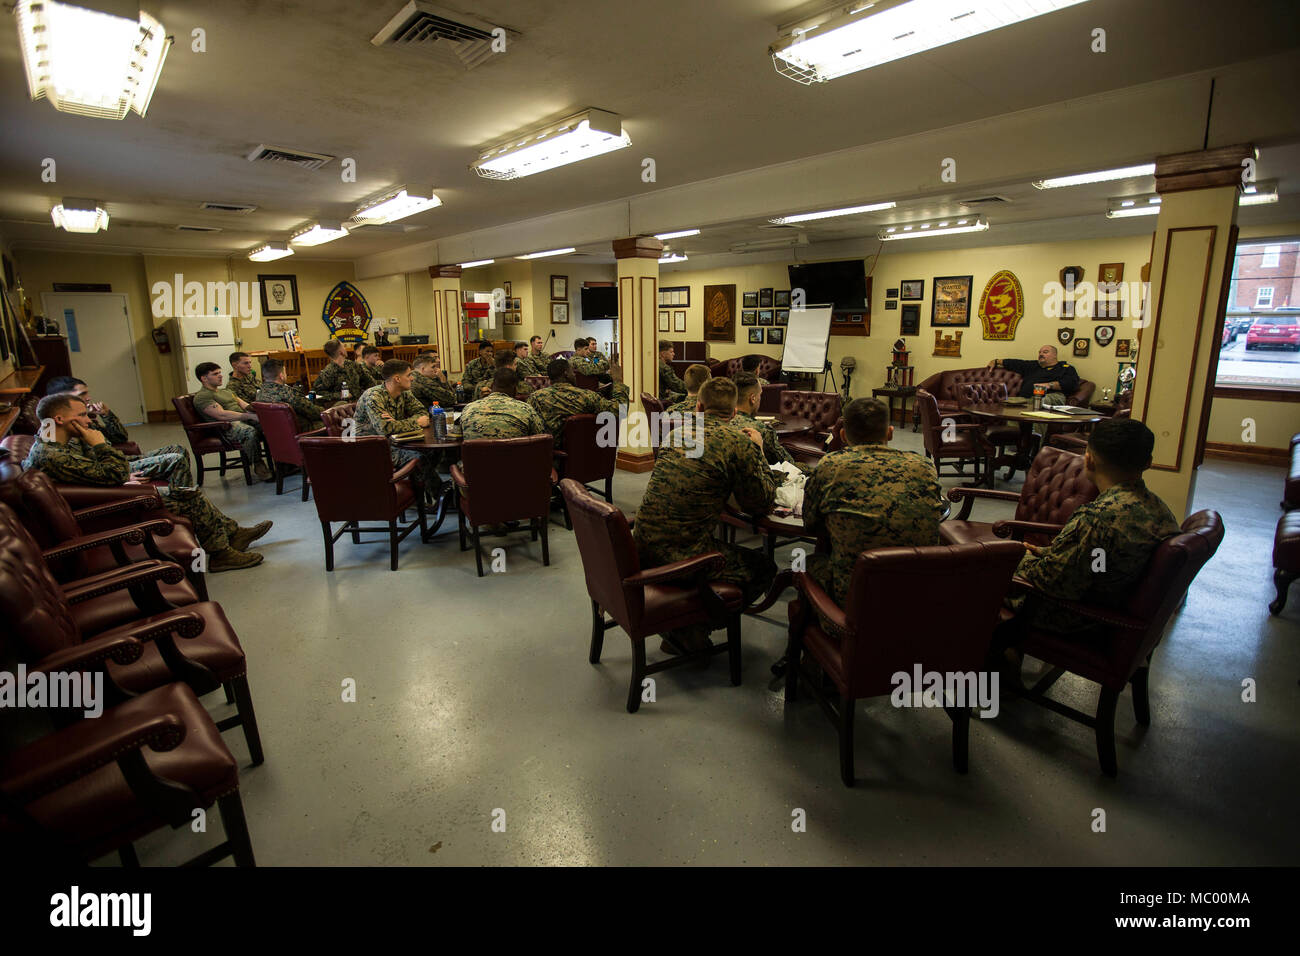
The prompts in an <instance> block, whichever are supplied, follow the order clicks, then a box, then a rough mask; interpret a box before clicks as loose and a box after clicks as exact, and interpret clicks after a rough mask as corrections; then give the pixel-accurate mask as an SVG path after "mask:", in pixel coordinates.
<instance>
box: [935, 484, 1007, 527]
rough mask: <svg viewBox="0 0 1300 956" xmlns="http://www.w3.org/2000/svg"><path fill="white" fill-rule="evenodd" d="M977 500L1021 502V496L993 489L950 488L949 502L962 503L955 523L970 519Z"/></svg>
mask: <svg viewBox="0 0 1300 956" xmlns="http://www.w3.org/2000/svg"><path fill="white" fill-rule="evenodd" d="M976 498H991V499H993V500H994V501H1019V500H1020V495H1019V494H1018V493H1017V492H1014V491H995V490H993V489H992V488H965V487H961V488H949V489H948V500H949V501H960V502H961V510H960V511H959V512H958V513H957V515H956V517H955V518H954V520H955V521H966V520H967V519H969V518H970V512H971V508H972V507H974V505H975V499H976ZM950 517H951V516H950Z"/></svg>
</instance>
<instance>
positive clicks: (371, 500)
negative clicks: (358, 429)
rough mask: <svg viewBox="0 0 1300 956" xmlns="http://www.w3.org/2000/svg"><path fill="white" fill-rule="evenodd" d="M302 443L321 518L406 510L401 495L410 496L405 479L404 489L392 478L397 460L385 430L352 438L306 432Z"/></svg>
mask: <svg viewBox="0 0 1300 956" xmlns="http://www.w3.org/2000/svg"><path fill="white" fill-rule="evenodd" d="M298 445H299V447H300V448H301V449H302V461H303V468H304V469H305V470H306V472H307V474H309V475H311V484H312V488H314V489H315V491H316V495H315V497H316V513H317V515H319V516H320V520H321V521H387V520H388V519H389V518H391V517H393V515H395V514H397V512H398V511H400V510H401V509H400V508H399V507H398V504H399V495H400V496H401V497H409V496H410V492H409V489H407V488H406V487H405V486H406V483H405V482H403V483H402V484H403V488H402V490H401V491H400V492H399V489H398V486H396V485H394V484H393V482H392V480H391V479H392V477H393V460H392V457H391V455H390V453H389V444H388V439H387V438H384V437H383V436H381V435H367V436H365V437H363V438H355V439H352V440H351V441H348V440H345V439H343V438H305V437H304V438H299V439H298Z"/></svg>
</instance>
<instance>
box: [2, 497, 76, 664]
mask: <svg viewBox="0 0 1300 956" xmlns="http://www.w3.org/2000/svg"><path fill="white" fill-rule="evenodd" d="M0 619H3V620H4V621H5V625H6V631H7V632H8V633H10V634H12V635H13V637H14V638H15V639H16V640H17V641H18V642H19V643H20V644H21V645H22V647H23V648H24V649H25V650H26V652H27V653H28V654H29V655H30V656H31V657H32V658H34V659H36V660H40V659H42V658H45V657H48V656H49V655H51V654H53V653H55V652H56V651H60V650H62V649H63V648H66V647H73V646H75V645H77V644H80V643H81V635H80V634H79V633H78V631H77V625H76V624H75V623H74V621H73V620H72V615H71V614H70V613H69V612H68V604H67V601H65V600H64V598H63V592H62V591H61V590H60V588H59V585H58V584H57V582H55V580H54V576H53V575H52V574H51V573H50V571H49V569H48V568H47V567H46V566H45V561H44V560H43V558H42V557H41V549H40V547H39V546H38V545H37V544H36V542H35V541H34V540H33V539H32V536H31V535H30V534H28V532H27V529H26V528H24V527H23V524H22V522H21V521H19V520H18V516H17V515H16V514H14V512H13V509H11V508H9V507H8V506H7V505H3V504H0Z"/></svg>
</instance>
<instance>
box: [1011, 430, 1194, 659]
mask: <svg viewBox="0 0 1300 956" xmlns="http://www.w3.org/2000/svg"><path fill="white" fill-rule="evenodd" d="M1154 446H1155V436H1154V435H1153V434H1152V433H1151V430H1150V429H1149V428H1147V427H1146V425H1144V424H1143V423H1142V422H1140V421H1137V420H1135V419H1131V418H1128V419H1126V418H1118V419H1110V420H1108V421H1104V422H1100V423H1098V424H1097V425H1095V426H1094V427H1093V430H1092V434H1091V435H1089V436H1088V448H1087V450H1086V451H1085V452H1084V463H1085V468H1086V473H1087V475H1088V478H1089V479H1090V480H1091V481H1092V482H1093V484H1095V485H1096V486H1097V489H1098V490H1099V491H1100V494H1098V495H1097V497H1096V498H1094V499H1093V500H1092V501H1090V502H1088V503H1087V504H1086V505H1083V506H1082V507H1081V508H1079V510H1078V511H1076V512H1075V513H1074V514H1073V515H1072V516H1071V517H1070V520H1069V521H1068V522H1066V524H1065V527H1064V528H1062V529H1061V531H1060V533H1059V534H1058V535H1057V536H1056V537H1055V538H1054V539H1053V540H1052V543H1051V544H1050V545H1047V546H1045V547H1037V546H1033V545H1026V550H1027V552H1028V553H1027V554H1026V555H1025V556H1024V558H1022V559H1021V561H1020V567H1019V569H1018V570H1017V572H1016V573H1017V574H1018V575H1019V576H1020V577H1022V578H1025V579H1026V580H1027V581H1029V583H1030V584H1032V585H1033V586H1034V587H1035V588H1036V589H1037V590H1038V591H1041V592H1042V595H1043V596H1041V597H1040V596H1039V595H1030V596H1029V598H1028V599H1026V598H1024V597H1023V596H1022V597H1021V598H1017V599H1013V601H1012V606H1013V607H1014V608H1015V609H1016V610H1018V611H1019V612H1021V613H1020V614H1019V615H1018V617H1019V618H1021V619H1022V621H1021V623H1022V624H1023V623H1026V620H1027V623H1029V624H1031V625H1032V626H1034V627H1037V628H1042V629H1044V630H1050V631H1056V632H1058V633H1062V634H1074V633H1079V632H1083V631H1087V630H1089V629H1091V628H1094V627H1096V626H1097V622H1095V621H1091V620H1089V619H1088V618H1085V617H1082V616H1081V615H1077V614H1074V613H1073V612H1070V611H1067V610H1065V609H1064V608H1061V607H1058V606H1056V605H1054V604H1052V602H1051V601H1050V600H1049V599H1050V598H1060V599H1062V600H1066V601H1078V602H1080V603H1082V604H1096V605H1100V606H1101V607H1108V608H1114V609H1119V608H1121V607H1123V605H1124V602H1125V601H1127V600H1128V598H1129V597H1130V595H1131V594H1132V591H1133V587H1134V585H1136V584H1137V582H1138V580H1139V579H1140V578H1141V576H1142V574H1143V572H1144V571H1146V568H1147V564H1148V563H1149V562H1150V560H1151V555H1152V554H1153V553H1154V552H1155V549H1156V546H1157V545H1159V544H1160V542H1161V541H1163V540H1164V539H1165V538H1168V537H1170V536H1171V535H1175V534H1178V532H1179V530H1180V529H1179V526H1178V521H1177V519H1176V518H1175V517H1174V515H1173V512H1171V511H1170V510H1169V506H1168V505H1166V504H1165V503H1164V502H1163V501H1161V500H1160V498H1159V497H1158V496H1157V495H1155V494H1153V493H1152V492H1151V491H1150V490H1148V489H1147V486H1146V483H1145V482H1144V481H1143V480H1142V472H1144V471H1146V470H1147V468H1149V467H1151V449H1152V448H1153V447H1154ZM1098 549H1100V551H1098Z"/></svg>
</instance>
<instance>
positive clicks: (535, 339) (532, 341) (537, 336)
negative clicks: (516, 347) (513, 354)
mask: <svg viewBox="0 0 1300 956" xmlns="http://www.w3.org/2000/svg"><path fill="white" fill-rule="evenodd" d="M541 340H542V337H541V336H540V335H534V336H533V337H532V338H531V339H529V340H528V344H529V345H532V344H533V343H534V342H540V341H541Z"/></svg>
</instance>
